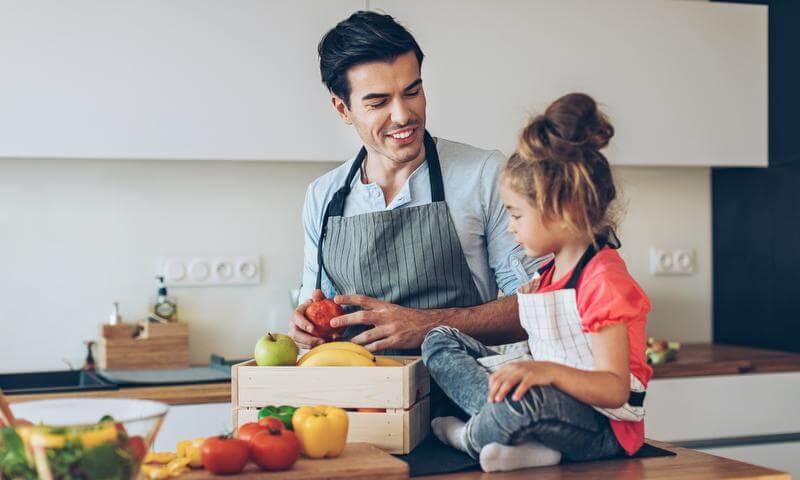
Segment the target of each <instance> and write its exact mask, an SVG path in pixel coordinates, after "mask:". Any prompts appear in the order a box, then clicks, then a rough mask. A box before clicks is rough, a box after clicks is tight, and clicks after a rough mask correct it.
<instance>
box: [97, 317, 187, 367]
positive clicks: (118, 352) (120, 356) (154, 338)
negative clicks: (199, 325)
mask: <svg viewBox="0 0 800 480" xmlns="http://www.w3.org/2000/svg"><path fill="white" fill-rule="evenodd" d="M140 326H141V328H142V331H141V332H140V335H139V336H138V337H136V338H133V337H132V335H133V332H134V327H135V326H134V325H131V324H119V325H102V326H101V329H100V338H98V339H97V366H98V367H99V368H101V369H103V370H126V369H127V370H129V369H142V368H187V367H189V325H187V324H186V323H181V322H175V323H165V324H157V323H147V322H142V323H141V324H140Z"/></svg>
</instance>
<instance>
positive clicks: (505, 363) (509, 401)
mask: <svg viewBox="0 0 800 480" xmlns="http://www.w3.org/2000/svg"><path fill="white" fill-rule="evenodd" d="M613 135H614V129H613V127H612V126H611V125H610V124H609V122H608V120H607V119H606V117H605V116H604V115H603V114H602V113H601V112H600V111H598V109H597V105H596V103H595V101H594V100H593V99H592V98H591V97H589V96H588V95H584V94H580V93H572V94H569V95H566V96H564V97H561V98H559V99H558V100H556V101H555V102H554V103H553V104H552V105H550V107H548V108H547V111H546V112H545V113H544V114H543V115H540V116H538V117H536V118H534V119H533V120H531V122H530V123H529V124H528V125H527V126H526V127H525V129H524V130H523V132H522V135H521V138H520V140H519V146H518V148H517V152H516V153H515V154H514V155H513V156H512V157H511V158H510V159H509V162H508V165H507V166H506V168H505V170H504V172H503V174H502V176H501V180H500V182H501V190H500V192H501V196H502V198H503V202H504V203H505V205H506V208H507V209H508V212H509V215H510V221H509V230H510V231H511V232H512V233H513V234H514V235H516V238H517V240H518V241H519V243H520V244H521V245H522V246H523V247H524V248H525V250H526V253H527V254H528V255H530V256H532V257H542V256H545V255H547V254H551V253H552V254H553V255H554V258H553V260H552V261H550V262H548V263H547V264H546V265H545V266H544V267H542V268H541V269H540V270H539V272H538V274H537V275H535V276H534V278H533V279H532V280H531V281H530V282H529V283H528V284H526V285H524V286H522V287H521V288H520V289H519V291H518V293H517V297H518V303H519V317H520V323H521V324H522V327H523V328H524V329H525V331H526V332H527V334H528V345H529V346H530V352H531V354H530V355H524V356H520V355H519V354H517V355H516V356H515V355H513V354H512V355H497V353H496V352H494V351H492V350H490V349H489V348H487V347H486V346H484V345H482V344H481V343H480V342H478V341H477V340H475V339H473V338H471V337H469V336H467V335H464V334H463V333H461V332H459V331H458V330H456V329H453V328H450V327H438V328H435V329H433V330H431V332H430V333H429V334H428V335H427V336H426V338H425V341H424V343H423V345H422V355H423V359H424V361H425V364H426V365H427V366H428V369H429V370H430V373H431V376H432V377H433V378H434V379H435V380H436V382H437V383H438V384H439V386H440V387H441V388H442V390H443V391H444V392H445V393H446V394H447V395H448V396H449V397H450V398H451V399H452V400H453V401H454V402H455V403H456V404H458V406H459V407H461V408H462V409H463V410H464V411H465V412H466V413H468V414H469V415H471V418H470V419H469V421H468V422H467V423H466V424H464V423H463V422H461V421H460V420H458V419H456V418H455V417H442V418H436V419H434V420H433V422H432V428H433V431H434V433H435V434H436V436H437V437H438V438H439V439H440V440H442V441H443V442H445V443H448V444H450V445H452V446H453V447H456V448H458V449H460V450H463V451H465V452H467V453H468V454H470V455H471V456H472V457H473V458H480V462H481V466H482V467H483V469H484V470H485V471H497V470H513V469H517V468H524V467H530V466H536V465H550V464H554V463H558V462H559V461H560V460H561V457H562V455H563V457H564V458H565V459H567V460H570V461H585V460H594V459H600V458H608V457H614V456H618V455H625V454H627V455H633V454H635V453H636V452H637V451H638V450H639V448H640V447H641V446H642V444H643V442H644V422H643V418H644V408H643V400H644V393H645V388H646V386H647V382H648V381H649V380H650V376H651V374H652V370H651V369H650V367H649V366H648V365H647V362H646V360H645V348H646V345H645V342H646V335H645V322H646V318H647V313H648V312H649V310H650V303H649V301H648V299H647V296H646V295H645V294H644V292H643V291H642V290H641V288H640V287H639V285H637V284H636V282H635V281H634V280H633V278H631V276H630V274H629V273H628V271H627V269H626V267H625V262H624V261H623V260H622V258H621V257H620V256H619V254H618V253H617V250H616V249H617V248H619V246H620V245H619V240H618V239H617V238H616V236H615V235H614V229H613V227H614V220H613V218H612V213H611V212H612V208H611V207H612V206H613V205H612V203H613V201H614V199H615V197H616V190H615V188H614V181H613V179H612V176H611V169H610V168H609V165H608V161H607V160H606V158H605V157H604V156H603V154H601V153H600V150H601V149H602V148H603V147H605V146H606V145H607V144H608V141H609V139H610V138H611V137H612V136H613Z"/></svg>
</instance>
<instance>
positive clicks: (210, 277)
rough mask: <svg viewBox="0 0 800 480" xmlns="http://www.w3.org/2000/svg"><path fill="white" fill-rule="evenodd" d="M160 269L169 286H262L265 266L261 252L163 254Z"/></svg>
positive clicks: (158, 268)
mask: <svg viewBox="0 0 800 480" xmlns="http://www.w3.org/2000/svg"><path fill="white" fill-rule="evenodd" d="M156 272H158V273H157V274H158V275H163V276H164V283H165V284H166V285H167V286H168V287H212V286H220V285H258V284H259V283H261V274H262V267H261V258H260V257H259V256H258V255H213V256H212V255H209V256H201V255H198V256H182V255H181V256H169V257H159V258H158V259H157V260H156Z"/></svg>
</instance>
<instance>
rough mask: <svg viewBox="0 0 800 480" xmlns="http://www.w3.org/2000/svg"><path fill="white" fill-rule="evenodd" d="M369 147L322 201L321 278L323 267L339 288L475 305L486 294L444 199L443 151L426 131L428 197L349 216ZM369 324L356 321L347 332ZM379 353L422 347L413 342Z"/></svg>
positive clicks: (410, 300)
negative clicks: (418, 202)
mask: <svg viewBox="0 0 800 480" xmlns="http://www.w3.org/2000/svg"><path fill="white" fill-rule="evenodd" d="M366 155H367V151H366V149H365V148H363V147H362V148H361V151H360V152H359V153H358V155H357V156H356V159H355V161H354V162H353V166H352V167H351V168H350V172H349V173H348V175H347V179H346V180H345V182H344V185H343V186H342V187H341V188H340V189H339V190H338V191H337V192H336V193H335V194H334V195H333V197H332V198H331V201H330V202H329V203H328V206H327V207H326V209H325V216H324V217H323V221H322V233H321V235H320V240H319V243H320V245H319V246H318V250H317V262H318V264H319V265H318V267H319V268H318V271H317V285H316V288H320V286H321V284H322V271H323V270H324V271H325V274H326V275H327V276H328V278H329V279H330V280H331V283H332V284H333V287H334V289H335V290H336V292H337V293H339V294H343V295H353V294H361V295H367V296H370V297H373V298H377V299H379V300H383V301H385V302H389V303H393V304H395V305H402V306H404V307H410V308H419V309H430V308H450V307H472V306H475V305H479V304H481V303H483V302H482V300H481V297H480V294H479V293H478V288H477V287H476V286H475V282H474V280H473V279H472V272H471V271H470V269H469V266H468V265H467V259H466V258H465V257H464V252H463V250H462V249H461V242H460V241H459V239H458V234H457V232H456V228H455V225H454V224H453V220H452V218H451V217H450V210H449V209H448V208H447V203H446V202H445V199H444V183H443V181H442V170H441V165H440V164H439V154H438V152H437V151H436V144H435V142H434V141H433V138H431V136H430V135H429V134H428V132H427V131H426V132H425V160H426V161H427V162H428V172H429V177H430V182H431V203H429V204H427V205H420V206H415V207H408V208H399V209H395V210H388V211H380V212H371V213H364V214H360V215H355V216H352V217H344V216H343V214H344V204H345V201H346V199H347V195H348V194H349V193H350V185H351V184H352V182H353V179H354V178H355V176H356V175H357V174H358V173H359V171H360V169H361V164H362V163H363V162H364V158H365V157H366ZM369 328H371V327H370V326H363V325H358V326H353V327H349V328H348V329H347V330H346V331H345V332H344V335H343V337H344V338H353V337H354V336H355V335H357V334H359V333H361V332H363V331H365V330H367V329H369ZM381 353H393V354H402V355H419V348H417V349H413V350H392V351H389V350H385V351H383V352H381Z"/></svg>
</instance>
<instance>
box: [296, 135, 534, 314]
mask: <svg viewBox="0 0 800 480" xmlns="http://www.w3.org/2000/svg"><path fill="white" fill-rule="evenodd" d="M436 149H437V151H438V152H439V163H440V164H441V168H442V181H443V183H444V196H445V201H446V202H447V206H448V208H449V209H450V216H451V217H452V219H453V224H454V225H455V228H456V232H457V233H458V239H459V241H460V242H461V249H462V250H463V251H464V256H465V257H466V259H467V265H469V268H470V271H471V272H472V278H473V280H474V281H475V286H476V287H477V288H478V292H479V293H480V296H481V299H482V300H483V302H484V303H486V302H489V301H491V300H494V299H496V298H497V295H498V288H499V289H502V290H503V292H504V293H505V294H506V295H511V294H513V293H515V292H516V290H517V288H519V286H520V285H522V284H523V283H525V282H527V281H528V279H529V278H530V277H531V276H532V275H533V273H534V272H535V269H536V266H537V265H538V264H539V262H534V261H533V260H532V259H531V258H529V257H528V256H526V255H525V251H524V250H523V249H522V247H520V245H519V244H518V243H517V242H516V240H514V236H513V235H512V234H511V233H509V232H508V213H507V212H506V209H505V207H504V206H503V202H502V200H501V199H500V193H499V186H498V178H499V177H500V172H501V170H502V168H503V165H504V163H505V158H504V157H503V154H502V153H500V152H499V151H497V150H482V149H479V148H475V147H472V146H470V145H465V144H463V143H456V142H451V141H449V140H444V139H441V138H439V139H436ZM354 161H355V157H353V158H352V159H350V160H349V161H347V162H345V163H344V164H343V165H341V166H339V167H337V168H336V169H334V170H331V171H330V172H328V173H326V174H325V175H323V176H321V177H319V178H318V179H316V180H314V181H313V182H312V183H311V185H310V186H309V187H308V191H307V192H306V200H305V205H304V207H303V228H304V230H305V246H304V257H305V259H304V265H303V285H302V288H301V290H300V302H303V301H305V300H307V299H308V298H310V297H311V292H312V291H313V290H314V284H315V283H316V277H317V270H318V266H317V246H318V245H319V236H320V231H321V230H322V219H323V215H324V214H325V208H326V206H327V205H328V202H329V201H330V199H331V197H333V194H334V193H335V192H336V191H337V190H338V189H339V188H341V187H342V185H343V184H344V182H345V180H346V179H347V173H348V172H349V171H350V167H351V166H352V165H353V162H354ZM351 188H352V190H351V191H350V195H348V197H347V201H346V202H345V208H344V216H345V217H351V216H354V215H359V214H362V213H369V212H379V211H383V210H393V209H396V208H405V207H414V206H418V205H425V204H428V203H431V185H430V179H429V176H428V163H427V162H423V163H422V164H421V165H420V166H419V167H418V168H417V169H416V170H415V171H414V172H413V173H412V174H411V176H410V177H409V178H408V180H407V181H406V183H405V185H404V186H403V188H402V189H401V190H400V191H399V192H398V193H397V194H396V195H395V197H394V199H393V200H392V202H391V203H390V204H389V205H388V206H387V205H386V201H385V199H384V196H383V191H382V190H381V188H380V186H378V185H377V184H374V183H371V184H364V183H362V181H361V175H356V176H355V178H354V179H353V182H352V185H351ZM322 291H323V293H325V296H326V297H329V298H331V297H333V296H334V295H335V294H336V293H338V292H335V291H334V288H333V285H332V284H331V281H330V279H328V278H327V275H326V274H325V272H323V273H322Z"/></svg>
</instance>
